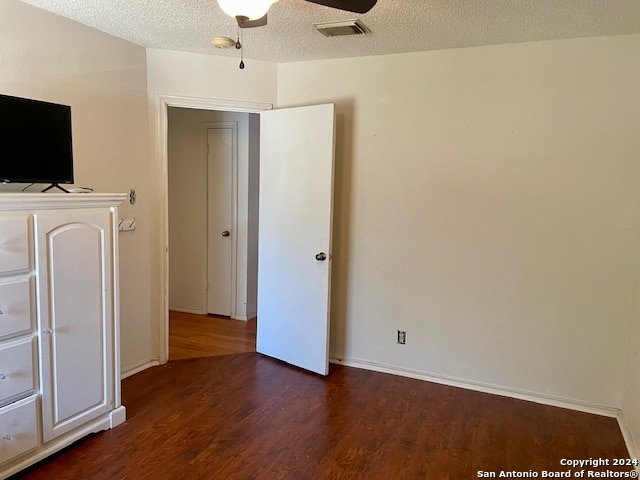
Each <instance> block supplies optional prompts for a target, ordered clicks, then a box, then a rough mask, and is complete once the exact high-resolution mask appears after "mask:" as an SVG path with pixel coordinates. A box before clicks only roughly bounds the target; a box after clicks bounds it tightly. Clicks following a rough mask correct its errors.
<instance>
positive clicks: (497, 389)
mask: <svg viewBox="0 0 640 480" xmlns="http://www.w3.org/2000/svg"><path fill="white" fill-rule="evenodd" d="M330 361H331V363H337V364H340V365H346V366H348V367H355V368H362V369H364V370H373V371H375V372H382V373H390V374H393V375H399V376H401V377H409V378H415V379H418V380H425V381H427V382H434V383H440V384H442V385H448V386H451V387H459V388H465V389H467V390H475V391H477V392H482V393H491V394H493V395H500V396H503V397H510V398H517V399H519V400H527V401H529V402H535V403H540V404H542V405H550V406H553V407H561V408H567V409H569V410H576V411H579V412H586V413H593V414H596V415H602V416H605V417H618V416H619V414H620V410H619V409H617V408H613V407H607V406H604V405H597V404H591V403H586V402H580V401H577V400H571V399H566V398H562V397H555V396H551V395H543V394H539V393H535V392H528V391H526V390H518V389H514V388H507V387H501V386H499V385H491V384H486V383H481V382H473V381H470V380H464V379H459V378H454V377H449V376H446V375H438V374H433V373H427V372H422V371H419V370H412V369H408V368H402V367H396V366H393V365H383V364H380V363H376V362H369V361H366V360H358V359H355V358H334V357H331V358H330ZM636 458H637V457H636Z"/></svg>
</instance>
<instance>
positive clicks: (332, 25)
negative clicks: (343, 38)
mask: <svg viewBox="0 0 640 480" xmlns="http://www.w3.org/2000/svg"><path fill="white" fill-rule="evenodd" d="M313 26H314V27H316V30H318V31H319V32H320V33H321V34H323V35H324V36H325V37H337V36H340V35H365V34H367V33H371V30H369V29H368V28H367V26H366V25H365V24H364V23H362V22H361V21H360V20H357V19H353V20H345V21H344V22H328V23H314V24H313Z"/></svg>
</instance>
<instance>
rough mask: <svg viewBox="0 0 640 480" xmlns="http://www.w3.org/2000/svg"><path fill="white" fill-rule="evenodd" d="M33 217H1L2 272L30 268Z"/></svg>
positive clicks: (0, 257)
mask: <svg viewBox="0 0 640 480" xmlns="http://www.w3.org/2000/svg"><path fill="white" fill-rule="evenodd" d="M30 222H31V217H29V216H27V215H25V216H19V217H18V216H16V217H0V273H7V272H14V271H18V270H28V269H29V268H31V261H30V257H31V256H30V255H29V246H30V242H29V231H30V228H29V226H30Z"/></svg>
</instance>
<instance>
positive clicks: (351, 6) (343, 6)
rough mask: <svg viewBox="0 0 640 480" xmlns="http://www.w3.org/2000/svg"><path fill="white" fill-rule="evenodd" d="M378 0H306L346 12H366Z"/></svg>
mask: <svg viewBox="0 0 640 480" xmlns="http://www.w3.org/2000/svg"><path fill="white" fill-rule="evenodd" d="M377 1H378V0H307V2H311V3H317V4H318V5H324V6H325V7H331V8H337V9H338V10H346V11H347V12H355V13H367V12H368V11H369V10H371V9H372V8H373V7H374V6H375V4H376V3H377Z"/></svg>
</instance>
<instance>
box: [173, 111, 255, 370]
mask: <svg viewBox="0 0 640 480" xmlns="http://www.w3.org/2000/svg"><path fill="white" fill-rule="evenodd" d="M254 117H255V118H254ZM167 120H168V121H167V151H168V156H167V158H168V192H169V195H168V234H169V257H168V259H169V276H168V278H169V292H168V294H169V295H168V300H169V301H168V310H169V311H171V313H170V314H169V315H168V316H169V318H168V320H169V321H168V328H169V335H168V337H169V338H168V343H169V345H168V346H169V349H170V350H171V351H174V353H175V351H176V350H175V349H172V348H171V345H170V343H171V341H172V340H174V341H176V339H177V338H178V339H179V338H183V339H184V338H185V337H188V338H190V339H191V340H190V341H191V343H192V344H194V345H196V344H199V346H198V347H197V348H196V349H195V350H194V356H202V355H203V354H206V351H202V349H203V348H204V346H206V345H207V342H206V341H203V340H206V339H208V340H211V339H212V338H213V337H214V336H216V335H218V333H216V331H215V328H214V329H213V330H212V326H214V325H217V326H218V327H220V328H222V331H226V332H227V333H228V334H230V335H227V336H228V337H229V343H230V344H233V343H234V342H238V341H239V340H238V339H237V338H233V335H232V333H233V332H235V331H242V330H243V328H244V326H243V325H241V323H243V322H247V321H251V320H253V321H254V322H253V323H254V325H253V328H254V330H255V320H254V319H255V317H256V313H257V227H258V223H257V222H258V212H257V209H258V191H257V189H258V183H257V181H258V171H257V170H258V165H259V118H258V116H257V115H255V114H251V113H248V112H229V111H219V110H204V109H189V108H182V107H168V108H167ZM207 314H215V315H216V316H213V317H212V316H207ZM225 317H226V318H225ZM225 320H226V321H227V322H228V323H229V325H227V326H224V325H222V324H221V323H220V322H224V321H225ZM238 321H240V323H237V322H238ZM176 322H177V325H178V327H177V328H178V329H182V333H181V334H178V335H173V332H172V331H171V328H172V327H171V326H172V324H173V323H176ZM234 323H236V325H235V326H234V325H233V324H234ZM198 324H200V325H199V326H200V327H201V331H200V332H199V333H198V332H197V330H198V329H197V328H195V327H198ZM185 327H186V329H185ZM194 328H195V330H194ZM250 333H251V332H250V331H249V334H250ZM198 335H200V337H201V338H198ZM205 337H206V338H205ZM224 337H225V335H224V334H223V335H220V338H224ZM240 343H242V340H240ZM216 349H217V350H216ZM218 350H220V341H217V346H214V347H213V349H212V353H213V354H215V351H218ZM222 350H224V348H222ZM181 355H183V354H181ZM169 358H171V357H169ZM182 358H184V357H182ZM171 359H173V358H171Z"/></svg>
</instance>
